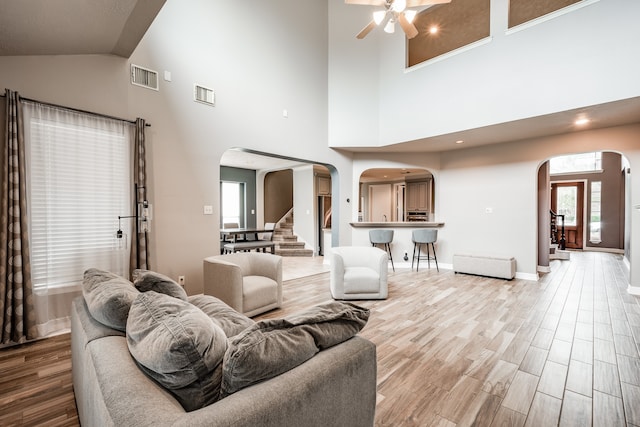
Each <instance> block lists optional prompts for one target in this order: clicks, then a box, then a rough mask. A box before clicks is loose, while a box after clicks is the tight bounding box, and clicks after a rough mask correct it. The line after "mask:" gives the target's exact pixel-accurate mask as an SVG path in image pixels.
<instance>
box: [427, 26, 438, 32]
mask: <svg viewBox="0 0 640 427" xmlns="http://www.w3.org/2000/svg"><path fill="white" fill-rule="evenodd" d="M429 33H431V34H437V33H438V26H437V25H432V26H431V27H429Z"/></svg>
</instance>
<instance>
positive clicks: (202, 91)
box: [193, 84, 216, 105]
mask: <svg viewBox="0 0 640 427" xmlns="http://www.w3.org/2000/svg"><path fill="white" fill-rule="evenodd" d="M193 100H194V101H196V102H202V103H203V104H207V105H216V99H215V94H214V93H213V89H210V88H208V87H204V86H200V85H198V84H195V85H194V86H193Z"/></svg>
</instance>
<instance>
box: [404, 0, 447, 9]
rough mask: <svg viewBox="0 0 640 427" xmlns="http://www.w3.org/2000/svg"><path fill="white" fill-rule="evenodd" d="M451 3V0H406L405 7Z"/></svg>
mask: <svg viewBox="0 0 640 427" xmlns="http://www.w3.org/2000/svg"><path fill="white" fill-rule="evenodd" d="M444 3H451V0H407V7H420V6H431V5H432V4H444Z"/></svg>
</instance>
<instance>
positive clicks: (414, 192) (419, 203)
mask: <svg viewBox="0 0 640 427" xmlns="http://www.w3.org/2000/svg"><path fill="white" fill-rule="evenodd" d="M429 183H430V181H416V182H407V198H406V206H407V212H429V211H430V206H429Z"/></svg>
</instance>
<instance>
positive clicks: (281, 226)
mask: <svg viewBox="0 0 640 427" xmlns="http://www.w3.org/2000/svg"><path fill="white" fill-rule="evenodd" d="M272 240H273V243H275V244H276V255H281V256H306V257H310V256H313V250H312V249H305V247H304V242H299V241H298V236H296V235H295V234H293V209H292V210H290V211H289V212H288V213H287V214H286V215H285V216H284V218H283V219H282V220H281V221H280V222H278V223H277V224H276V227H275V229H274V230H273V239H272Z"/></svg>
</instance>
